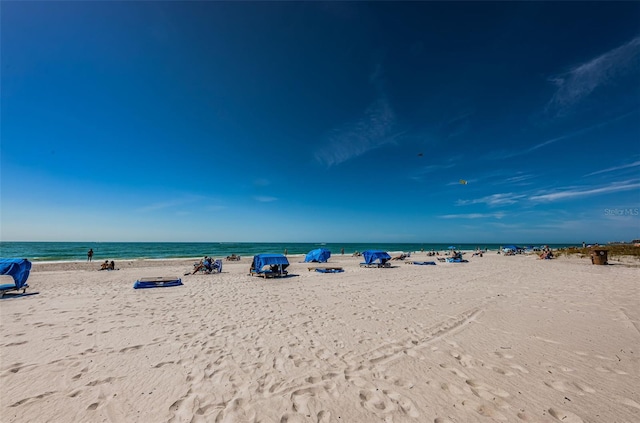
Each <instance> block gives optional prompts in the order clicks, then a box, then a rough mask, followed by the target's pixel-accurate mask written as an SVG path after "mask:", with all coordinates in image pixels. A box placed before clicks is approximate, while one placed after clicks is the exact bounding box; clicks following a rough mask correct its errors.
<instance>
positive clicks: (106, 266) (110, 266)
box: [100, 260, 116, 270]
mask: <svg viewBox="0 0 640 423" xmlns="http://www.w3.org/2000/svg"><path fill="white" fill-rule="evenodd" d="M100 270H116V263H115V262H114V261H113V260H111V261H109V260H105V261H104V263H102V265H101V266H100Z"/></svg>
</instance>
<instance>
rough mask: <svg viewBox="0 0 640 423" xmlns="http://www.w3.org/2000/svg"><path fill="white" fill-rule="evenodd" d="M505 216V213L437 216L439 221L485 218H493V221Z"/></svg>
mask: <svg viewBox="0 0 640 423" xmlns="http://www.w3.org/2000/svg"><path fill="white" fill-rule="evenodd" d="M504 216H505V213H502V212H498V213H467V214H445V215H441V216H438V217H440V218H441V219H486V218H494V219H502V218H503V217H504Z"/></svg>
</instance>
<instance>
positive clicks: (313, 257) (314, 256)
mask: <svg viewBox="0 0 640 423" xmlns="http://www.w3.org/2000/svg"><path fill="white" fill-rule="evenodd" d="M329 257H331V251H329V250H327V249H326V248H316V249H315V250H311V251H309V252H308V253H307V256H306V257H305V258H304V262H305V263H310V262H317V263H326V262H327V261H328V260H329Z"/></svg>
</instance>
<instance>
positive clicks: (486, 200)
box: [456, 192, 524, 206]
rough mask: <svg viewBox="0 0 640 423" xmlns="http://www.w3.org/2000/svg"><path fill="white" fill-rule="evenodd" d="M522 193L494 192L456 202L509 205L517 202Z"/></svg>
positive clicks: (461, 204) (460, 204) (463, 204)
mask: <svg viewBox="0 0 640 423" xmlns="http://www.w3.org/2000/svg"><path fill="white" fill-rule="evenodd" d="M523 197H524V195H522V194H514V193H512V192H507V193H501V194H492V195H488V196H486V197H482V198H476V199H474V200H458V202H457V203H456V204H457V205H459V206H468V205H471V204H486V205H488V206H508V205H510V204H515V203H517V202H518V200H520V199H521V198H523Z"/></svg>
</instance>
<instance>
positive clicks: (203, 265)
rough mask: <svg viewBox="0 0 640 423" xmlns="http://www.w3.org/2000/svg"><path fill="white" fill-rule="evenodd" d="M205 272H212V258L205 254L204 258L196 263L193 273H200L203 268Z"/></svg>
mask: <svg viewBox="0 0 640 423" xmlns="http://www.w3.org/2000/svg"><path fill="white" fill-rule="evenodd" d="M203 269H204V271H205V272H211V270H212V269H211V259H210V258H209V257H207V256H204V259H202V261H200V263H198V264H197V265H196V267H195V268H194V269H193V273H192V275H195V274H196V273H198V272H199V271H200V270H203Z"/></svg>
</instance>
